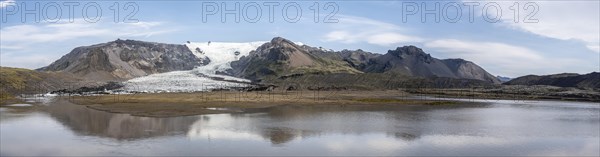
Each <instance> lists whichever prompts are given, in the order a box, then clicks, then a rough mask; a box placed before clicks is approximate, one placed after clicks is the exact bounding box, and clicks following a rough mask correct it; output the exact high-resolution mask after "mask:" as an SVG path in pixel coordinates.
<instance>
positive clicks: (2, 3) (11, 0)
mask: <svg viewBox="0 0 600 157" xmlns="http://www.w3.org/2000/svg"><path fill="white" fill-rule="evenodd" d="M10 5H15V0H6V1H0V8H4V7H6V6H10Z"/></svg>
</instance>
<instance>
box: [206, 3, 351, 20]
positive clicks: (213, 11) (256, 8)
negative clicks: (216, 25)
mask: <svg viewBox="0 0 600 157" xmlns="http://www.w3.org/2000/svg"><path fill="white" fill-rule="evenodd" d="M201 8H202V22H203V23H208V22H213V21H210V20H215V19H219V20H218V21H219V22H222V23H240V22H242V20H243V22H247V23H257V22H263V21H266V22H269V23H275V22H278V21H284V22H288V23H297V22H299V21H300V20H301V19H302V18H303V16H310V17H311V19H312V21H313V22H315V23H337V22H339V20H338V19H337V17H336V15H337V13H338V11H339V9H340V7H339V5H338V4H337V3H336V2H318V1H315V2H305V1H299V2H294V1H289V2H277V1H272V2H235V1H228V2H202V7H201Z"/></svg>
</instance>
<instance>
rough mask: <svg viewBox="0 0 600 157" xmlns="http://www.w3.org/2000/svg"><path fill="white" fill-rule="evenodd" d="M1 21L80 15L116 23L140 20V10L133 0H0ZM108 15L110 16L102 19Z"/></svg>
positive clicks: (67, 18)
mask: <svg viewBox="0 0 600 157" xmlns="http://www.w3.org/2000/svg"><path fill="white" fill-rule="evenodd" d="M0 6H1V7H0V8H1V9H0V14H1V18H2V20H1V21H2V23H8V22H21V23H40V22H46V23H59V22H70V23H73V22H75V19H76V17H77V18H78V17H81V19H83V20H84V21H85V22H89V23H96V22H99V21H100V20H103V19H105V20H106V19H112V21H113V22H115V23H136V22H139V20H138V19H137V17H136V15H137V13H138V11H139V10H140V7H139V5H138V4H137V3H136V2H127V1H114V2H110V1H98V2H96V1H82V2H79V1H19V2H17V1H14V0H7V1H2V2H0ZM104 17H110V18H104Z"/></svg>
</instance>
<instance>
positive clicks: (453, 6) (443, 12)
mask: <svg viewBox="0 0 600 157" xmlns="http://www.w3.org/2000/svg"><path fill="white" fill-rule="evenodd" d="M401 6H402V7H401V9H402V16H401V18H402V22H403V23H409V22H422V23H441V22H447V23H457V22H461V21H468V22H469V23H474V22H476V20H483V21H485V22H489V23H497V22H500V21H501V20H503V21H513V22H515V23H520V22H523V23H538V22H539V20H538V19H537V17H536V15H537V14H538V11H539V10H540V9H539V5H538V4H537V3H535V2H528V1H514V2H511V1H470V2H469V1H467V2H439V1H438V2H436V1H427V2H418V1H410V2H402V5H401ZM480 15H481V16H480ZM477 18H481V19H477ZM442 20H443V21H442Z"/></svg>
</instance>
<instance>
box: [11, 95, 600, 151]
mask: <svg viewBox="0 0 600 157" xmlns="http://www.w3.org/2000/svg"><path fill="white" fill-rule="evenodd" d="M32 104H33V105H23V104H20V105H15V106H10V107H4V108H0V135H1V136H0V155H2V156H4V155H59V156H62V155H108V156H115V155H186V156H190V155H193V156H201V155H208V156H215V155H227V156H232V155H243V156H247V155H251V156H263V155H296V156H298V155H300V156H313V155H319V156H324V155H337V156H340V155H342V156H348V155H351V156H365V155H371V156H372V155H396V156H398V155H455V156H456V155H476V156H480V155H502V156H506V155H519V156H520V155H536V156H548V155H568V156H581V155H591V156H598V155H600V135H599V134H600V105H599V104H598V103H578V102H562V101H529V102H523V101H510V100H506V101H479V102H476V103H474V104H469V105H450V106H425V105H380V106H312V107H299V106H280V107H274V108H267V109H259V110H256V111H252V112H249V113H236V114H214V115H200V116H186V117H174V118H148V117H135V116H130V115H127V114H114V113H107V112H102V111H97V110H92V109H89V108H86V107H83V106H79V105H74V104H70V103H69V102H67V101H62V100H54V101H48V100H45V103H32Z"/></svg>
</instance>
